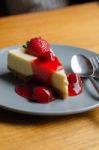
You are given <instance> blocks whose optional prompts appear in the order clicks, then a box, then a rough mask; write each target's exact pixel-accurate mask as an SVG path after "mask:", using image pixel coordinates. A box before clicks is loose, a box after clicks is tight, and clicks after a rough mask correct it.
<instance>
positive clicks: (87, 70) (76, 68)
mask: <svg viewBox="0 0 99 150" xmlns="http://www.w3.org/2000/svg"><path fill="white" fill-rule="evenodd" d="M71 68H72V71H73V72H74V73H76V74H79V75H80V77H87V78H89V79H90V81H91V82H92V83H93V85H94V87H95V89H96V91H97V93H98V94H99V85H98V83H97V82H96V81H95V79H94V78H93V77H92V74H93V66H92V64H91V62H90V60H89V59H88V58H87V57H85V56H84V55H81V54H77V55H74V56H73V57H72V59H71Z"/></svg>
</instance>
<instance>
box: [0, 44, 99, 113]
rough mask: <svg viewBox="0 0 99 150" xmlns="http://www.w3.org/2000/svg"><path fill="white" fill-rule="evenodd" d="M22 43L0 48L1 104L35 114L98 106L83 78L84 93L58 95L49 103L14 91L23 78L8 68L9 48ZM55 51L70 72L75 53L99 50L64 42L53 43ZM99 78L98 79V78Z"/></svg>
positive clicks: (73, 110)
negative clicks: (60, 43)
mask: <svg viewBox="0 0 99 150" xmlns="http://www.w3.org/2000/svg"><path fill="white" fill-rule="evenodd" d="M16 47H19V46H14V47H9V48H4V49H3V50H1V51H0V107H2V108H6V109H9V110H12V111H16V112H20V113H25V114H36V115H69V114H76V113H81V112H85V111H88V110H91V109H94V108H96V107H98V106H99V98H98V95H97V93H96V91H95V89H94V87H93V86H92V84H91V83H90V81H89V80H88V79H86V80H85V82H84V90H83V92H82V94H81V95H78V96H74V97H68V99H67V100H60V99H57V100H56V101H53V102H51V103H49V104H39V103H34V102H29V101H28V100H26V99H25V98H23V97H21V96H19V95H17V94H16V93H15V85H16V84H17V83H18V82H20V81H19V80H18V79H17V78H15V77H14V76H12V75H11V73H10V72H9V71H8V70H7V54H8V51H9V50H11V49H13V48H16ZM52 49H53V50H54V52H55V54H56V55H57V56H59V58H60V59H61V61H62V63H63V65H64V66H65V68H66V71H67V72H70V71H71V70H70V68H69V65H70V59H71V57H72V56H73V55H74V54H78V53H80V54H84V55H86V56H87V57H91V56H96V55H98V54H95V53H92V52H90V51H87V50H84V49H81V48H76V47H71V46H63V45H52ZM98 82H99V81H98Z"/></svg>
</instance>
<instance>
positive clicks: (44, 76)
mask: <svg viewBox="0 0 99 150" xmlns="http://www.w3.org/2000/svg"><path fill="white" fill-rule="evenodd" d="M32 68H33V72H34V75H35V76H36V77H37V78H38V79H39V80H41V81H43V82H44V83H47V84H51V77H52V75H53V73H54V72H55V71H59V70H61V69H63V66H62V65H61V63H60V61H59V60H58V58H57V57H54V59H53V60H52V61H44V62H43V61H40V60H39V59H36V60H34V61H33V62H32Z"/></svg>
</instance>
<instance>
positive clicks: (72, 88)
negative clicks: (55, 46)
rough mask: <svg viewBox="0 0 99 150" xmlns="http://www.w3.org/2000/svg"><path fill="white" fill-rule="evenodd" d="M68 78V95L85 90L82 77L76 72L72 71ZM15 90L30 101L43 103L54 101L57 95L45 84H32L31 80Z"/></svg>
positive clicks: (74, 94) (77, 93)
mask: <svg viewBox="0 0 99 150" xmlns="http://www.w3.org/2000/svg"><path fill="white" fill-rule="evenodd" d="M67 78H68V81H69V85H68V95H69V96H76V95H79V94H80V93H81V92H82V90H83V86H82V80H81V79H80V77H79V76H78V75H76V74H73V73H70V74H68V75H67ZM15 90H16V93H17V94H18V95H20V96H22V97H25V98H26V99H28V100H30V101H33V102H38V103H43V104H44V103H49V102H52V101H53V100H55V98H56V97H57V96H56V95H55V93H54V92H53V91H52V90H51V89H50V88H48V87H46V86H44V85H32V84H31V83H30V82H29V83H27V84H24V85H18V86H16V89H15Z"/></svg>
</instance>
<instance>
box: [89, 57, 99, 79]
mask: <svg viewBox="0 0 99 150" xmlns="http://www.w3.org/2000/svg"><path fill="white" fill-rule="evenodd" d="M90 61H91V63H92V65H93V75H92V76H93V77H95V78H97V79H98V78H99V57H98V56H96V57H92V58H91V59H90Z"/></svg>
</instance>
